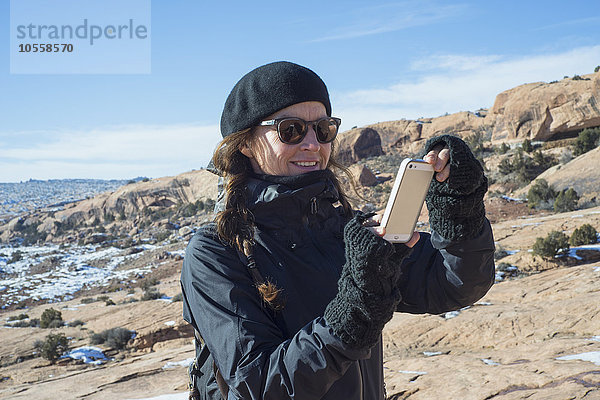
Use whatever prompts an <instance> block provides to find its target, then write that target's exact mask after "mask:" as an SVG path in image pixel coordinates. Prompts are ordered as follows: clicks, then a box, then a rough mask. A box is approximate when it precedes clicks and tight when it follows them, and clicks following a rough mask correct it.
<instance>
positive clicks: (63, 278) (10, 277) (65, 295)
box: [0, 244, 158, 307]
mask: <svg viewBox="0 0 600 400" xmlns="http://www.w3.org/2000/svg"><path fill="white" fill-rule="evenodd" d="M140 247H143V248H144V250H152V249H156V248H157V247H158V246H155V245H150V244H144V245H142V246H140ZM17 250H18V251H21V253H22V255H23V259H22V260H20V261H17V262H14V263H11V264H8V265H7V266H6V267H5V266H4V265H3V266H2V268H3V270H4V272H5V275H4V279H0V288H4V289H3V290H0V292H1V293H0V303H1V304H3V306H5V307H6V306H9V305H11V304H17V303H19V302H20V301H23V300H25V299H33V300H40V299H46V300H49V301H50V302H54V301H66V300H71V299H73V296H72V294H73V293H75V292H77V291H79V290H81V289H83V288H85V287H89V286H92V287H93V286H102V285H106V284H108V283H109V282H110V281H111V280H112V279H120V280H129V277H131V276H137V275H138V274H139V275H144V274H146V273H148V272H150V271H151V270H152V268H155V267H156V266H155V265H148V266H146V267H143V268H132V269H128V270H124V269H118V268H117V267H119V266H120V265H121V264H122V263H123V262H124V261H129V260H133V259H136V258H138V257H139V256H140V255H141V253H136V254H130V255H119V254H122V253H123V251H122V250H121V249H118V248H115V247H108V248H102V247H100V246H93V245H87V246H70V247H68V248H59V246H57V245H45V246H21V247H7V248H2V252H3V253H5V254H7V253H8V254H9V256H10V255H11V254H12V253H14V252H16V251H17ZM50 257H54V258H58V259H59V264H58V265H57V266H56V267H55V268H54V269H53V270H51V271H47V272H44V273H39V274H32V273H30V267H31V266H32V265H37V264H39V263H41V262H43V261H44V260H45V259H47V258H50ZM90 263H93V265H94V266H92V265H90Z"/></svg>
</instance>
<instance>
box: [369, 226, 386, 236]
mask: <svg viewBox="0 0 600 400" xmlns="http://www.w3.org/2000/svg"><path fill="white" fill-rule="evenodd" d="M367 229H368V230H370V231H371V232H373V233H374V234H376V235H377V236H381V237H383V236H384V235H385V228H384V227H383V226H368V227H367Z"/></svg>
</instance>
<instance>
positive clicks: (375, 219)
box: [363, 214, 382, 226]
mask: <svg viewBox="0 0 600 400" xmlns="http://www.w3.org/2000/svg"><path fill="white" fill-rule="evenodd" d="M381 219H382V217H381V215H379V214H375V215H374V216H372V217H369V218H367V219H366V220H365V222H363V226H377V225H380V224H381Z"/></svg>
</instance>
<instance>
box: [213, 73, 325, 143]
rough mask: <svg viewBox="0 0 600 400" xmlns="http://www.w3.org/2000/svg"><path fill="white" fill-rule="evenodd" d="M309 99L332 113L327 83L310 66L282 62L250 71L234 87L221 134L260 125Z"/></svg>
mask: <svg viewBox="0 0 600 400" xmlns="http://www.w3.org/2000/svg"><path fill="white" fill-rule="evenodd" d="M305 101H318V102H321V103H323V105H324V106H325V109H326V111H327V115H328V116H331V103H330V102H329V93H328V92H327V87H326V86H325V83H323V81H322V80H321V78H319V76H318V75H317V74H315V73H314V72H313V71H311V70H310V69H308V68H306V67H303V66H301V65H298V64H294V63H291V62H287V61H278V62H274V63H270V64H266V65H263V66H262V67H258V68H256V69H255V70H252V71H250V72H248V73H247V74H246V75H244V76H243V77H242V79H240V80H239V82H238V83H237V84H236V85H235V86H234V88H233V90H232V91H231V93H229V96H228V97H227V101H225V107H224V108H223V114H222V115H221V135H223V137H225V136H228V135H231V134H232V133H234V132H238V131H241V130H243V129H246V128H250V127H252V126H255V125H258V123H259V122H260V121H262V120H264V119H265V118H266V117H268V116H269V115H271V114H273V113H275V112H277V111H279V110H281V109H283V108H286V107H289V106H291V105H294V104H296V103H302V102H305Z"/></svg>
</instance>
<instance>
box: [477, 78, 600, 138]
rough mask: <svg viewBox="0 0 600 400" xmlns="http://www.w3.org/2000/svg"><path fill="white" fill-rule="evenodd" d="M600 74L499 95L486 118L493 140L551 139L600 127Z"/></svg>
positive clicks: (528, 87)
mask: <svg viewBox="0 0 600 400" xmlns="http://www.w3.org/2000/svg"><path fill="white" fill-rule="evenodd" d="M599 104H600V73H596V74H590V75H585V76H583V77H580V78H579V79H577V80H574V79H573V78H566V79H563V80H561V81H559V82H554V83H542V82H537V83H529V84H526V85H521V86H517V87H516V88H513V89H510V90H507V91H505V92H502V93H500V94H499V95H498V96H497V97H496V101H495V102H494V106H493V107H492V108H491V109H490V112H489V114H488V116H487V117H486V119H488V118H490V119H493V120H494V124H493V134H492V137H493V139H494V140H504V139H521V140H523V139H527V138H528V139H531V140H544V141H545V140H550V139H555V138H560V137H563V136H569V135H573V134H574V133H577V132H578V131H580V130H582V129H585V128H590V127H596V126H600V108H599Z"/></svg>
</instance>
